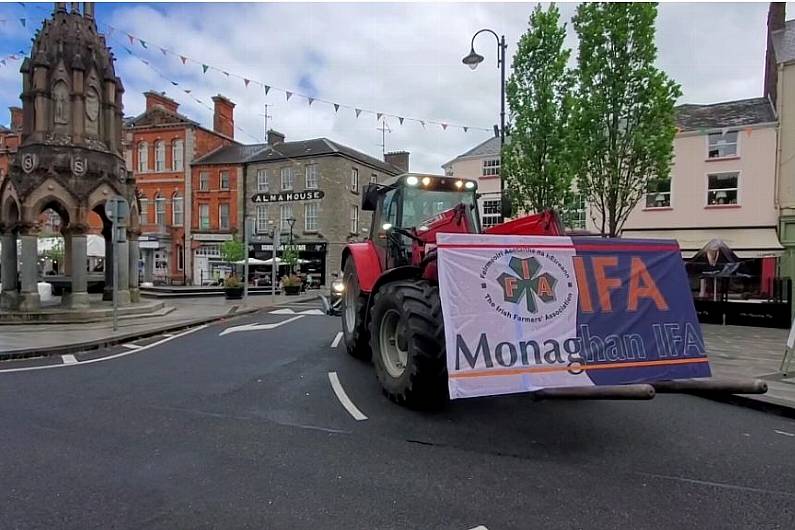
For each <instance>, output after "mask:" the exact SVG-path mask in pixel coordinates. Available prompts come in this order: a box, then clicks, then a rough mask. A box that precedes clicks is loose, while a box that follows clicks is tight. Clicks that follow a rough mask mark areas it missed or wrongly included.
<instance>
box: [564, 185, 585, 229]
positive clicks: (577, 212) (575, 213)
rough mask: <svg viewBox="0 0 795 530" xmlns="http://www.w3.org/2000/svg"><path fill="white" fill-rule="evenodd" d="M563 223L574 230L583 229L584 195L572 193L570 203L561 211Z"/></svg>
mask: <svg viewBox="0 0 795 530" xmlns="http://www.w3.org/2000/svg"><path fill="white" fill-rule="evenodd" d="M563 221H564V223H565V225H566V226H567V227H569V228H571V229H574V230H585V196H584V195H583V194H581V193H577V194H575V195H574V197H573V199H572V201H571V203H569V205H568V206H567V208H566V209H565V210H564V212H563Z"/></svg>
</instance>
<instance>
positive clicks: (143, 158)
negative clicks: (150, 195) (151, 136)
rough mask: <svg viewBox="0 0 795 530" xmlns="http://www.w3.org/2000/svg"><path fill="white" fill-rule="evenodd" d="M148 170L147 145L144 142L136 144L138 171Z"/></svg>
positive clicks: (144, 171)
mask: <svg viewBox="0 0 795 530" xmlns="http://www.w3.org/2000/svg"><path fill="white" fill-rule="evenodd" d="M147 171H149V145H148V144H147V143H146V142H141V143H139V144H138V172H139V173H146V172H147Z"/></svg>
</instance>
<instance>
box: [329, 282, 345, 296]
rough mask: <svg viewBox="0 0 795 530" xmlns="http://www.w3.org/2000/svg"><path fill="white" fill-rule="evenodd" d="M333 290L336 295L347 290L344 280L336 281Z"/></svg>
mask: <svg viewBox="0 0 795 530" xmlns="http://www.w3.org/2000/svg"><path fill="white" fill-rule="evenodd" d="M331 289H332V290H333V291H334V292H335V293H341V292H342V291H344V290H345V283H343V281H342V280H334V281H333V282H331Z"/></svg>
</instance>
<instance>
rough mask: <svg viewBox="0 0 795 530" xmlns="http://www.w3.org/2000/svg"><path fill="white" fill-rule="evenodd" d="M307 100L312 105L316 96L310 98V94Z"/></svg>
mask: <svg viewBox="0 0 795 530" xmlns="http://www.w3.org/2000/svg"><path fill="white" fill-rule="evenodd" d="M306 100H307V101H308V102H309V106H310V107H311V106H312V102H313V101H315V98H310V97H309V96H307V97H306Z"/></svg>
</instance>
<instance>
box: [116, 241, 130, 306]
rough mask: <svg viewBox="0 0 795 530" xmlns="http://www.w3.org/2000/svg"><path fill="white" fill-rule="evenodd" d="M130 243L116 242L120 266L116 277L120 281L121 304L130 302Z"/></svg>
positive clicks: (119, 295) (118, 294)
mask: <svg viewBox="0 0 795 530" xmlns="http://www.w3.org/2000/svg"><path fill="white" fill-rule="evenodd" d="M128 245H129V243H128V242H127V241H125V242H123V243H116V250H117V251H118V253H119V260H118V263H117V265H118V267H119V273H118V275H117V277H116V279H117V280H118V281H119V290H118V292H117V296H118V297H119V305H120V306H122V305H129V304H130V253H129V246H128Z"/></svg>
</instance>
